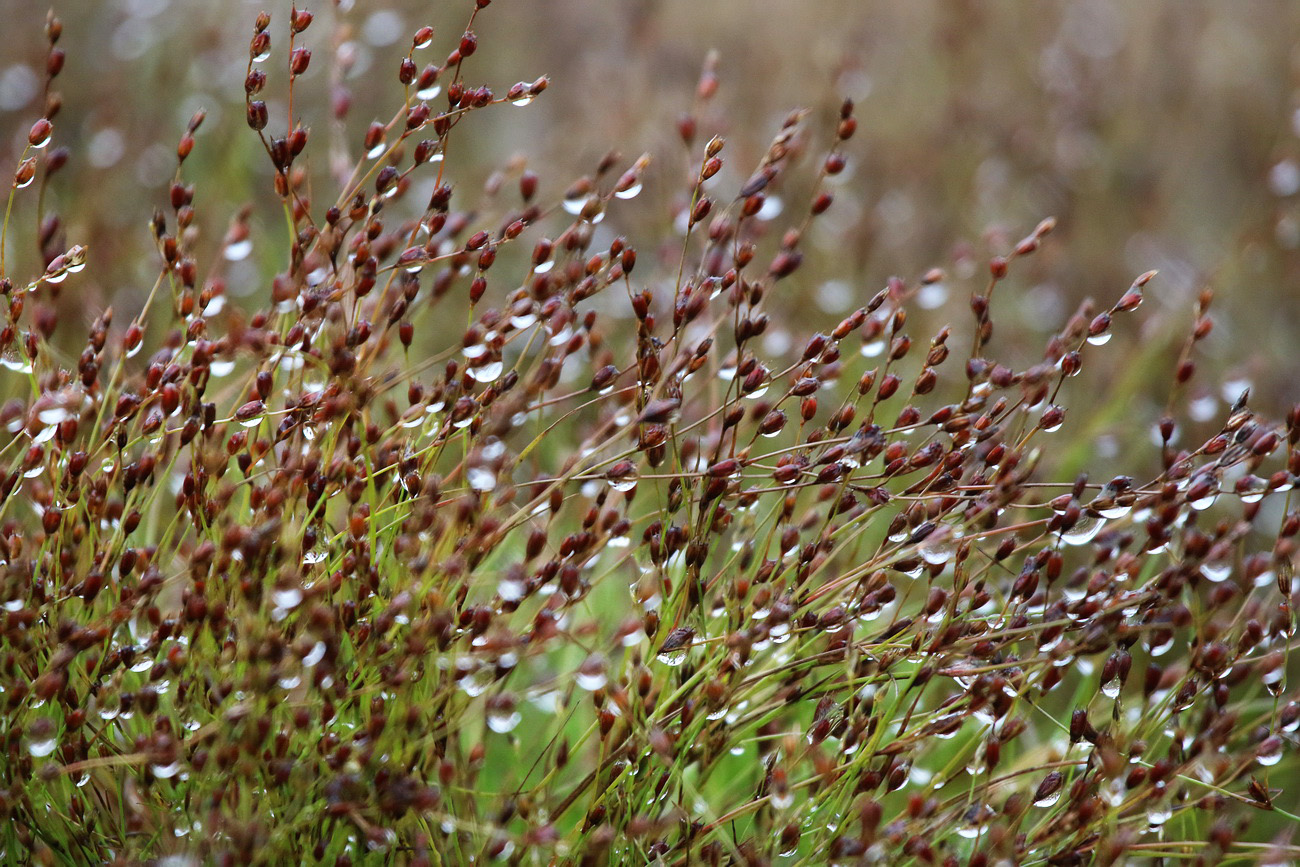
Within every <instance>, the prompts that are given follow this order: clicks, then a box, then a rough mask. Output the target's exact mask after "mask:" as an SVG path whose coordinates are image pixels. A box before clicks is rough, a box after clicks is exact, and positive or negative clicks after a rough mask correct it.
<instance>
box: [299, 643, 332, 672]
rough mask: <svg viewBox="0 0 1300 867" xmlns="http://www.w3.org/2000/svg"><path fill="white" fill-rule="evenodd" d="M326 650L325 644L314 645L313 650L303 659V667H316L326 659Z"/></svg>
mask: <svg viewBox="0 0 1300 867" xmlns="http://www.w3.org/2000/svg"><path fill="white" fill-rule="evenodd" d="M325 650H326V648H325V642H323V641H318V642H316V643H315V644H313V645H312V647H311V650H309V651H307V655H306V656H304V657H303V658H302V664H303V667H304V668H311V667H312V666H314V665H316V663H318V662H320V661H321V660H322V659H324V658H325Z"/></svg>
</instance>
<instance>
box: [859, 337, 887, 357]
mask: <svg viewBox="0 0 1300 867" xmlns="http://www.w3.org/2000/svg"><path fill="white" fill-rule="evenodd" d="M858 351H859V352H861V353H862V355H863V357H864V358H875V357H876V356H878V355H880V353H882V352H884V351H885V341H883V340H869V341H867V342H866V343H864V344H862V348H861V349H860V350H858Z"/></svg>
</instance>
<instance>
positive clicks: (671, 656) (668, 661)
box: [655, 647, 686, 668]
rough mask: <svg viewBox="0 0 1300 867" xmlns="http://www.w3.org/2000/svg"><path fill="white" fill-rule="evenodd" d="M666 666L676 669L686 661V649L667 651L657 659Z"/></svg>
mask: <svg viewBox="0 0 1300 867" xmlns="http://www.w3.org/2000/svg"><path fill="white" fill-rule="evenodd" d="M655 658H656V659H658V660H659V661H660V662H662V663H663V664H664V665H667V666H671V667H673V668H676V667H677V666H679V665H681V664H682V663H683V662H685V661H686V648H685V647H679V648H676V649H674V650H665V651H663V652H661V653H660V654H659V655H658V656H656V657H655Z"/></svg>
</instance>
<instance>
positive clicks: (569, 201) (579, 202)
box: [561, 195, 587, 217]
mask: <svg viewBox="0 0 1300 867" xmlns="http://www.w3.org/2000/svg"><path fill="white" fill-rule="evenodd" d="M586 204H587V197H586V196H585V195H583V196H572V197H568V198H565V200H564V201H563V202H561V205H562V207H563V208H564V210H565V213H568V214H572V215H574V216H575V217H576V216H577V215H578V214H581V213H582V209H583V208H584V207H585V206H586Z"/></svg>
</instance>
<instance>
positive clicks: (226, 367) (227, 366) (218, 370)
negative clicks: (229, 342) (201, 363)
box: [135, 348, 235, 379]
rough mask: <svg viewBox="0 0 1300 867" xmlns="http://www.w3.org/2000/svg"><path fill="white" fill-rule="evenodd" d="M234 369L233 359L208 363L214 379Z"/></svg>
mask: <svg viewBox="0 0 1300 867" xmlns="http://www.w3.org/2000/svg"><path fill="white" fill-rule="evenodd" d="M135 351H136V352H139V351H140V350H139V349H138V348H137V349H136V350H135ZM234 369H235V362H233V361H228V360H227V361H214V362H212V363H211V364H209V365H208V375H210V376H211V377H213V378H214V379H220V378H221V377H223V376H229V375H230V373H231V371H233V370H234Z"/></svg>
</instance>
